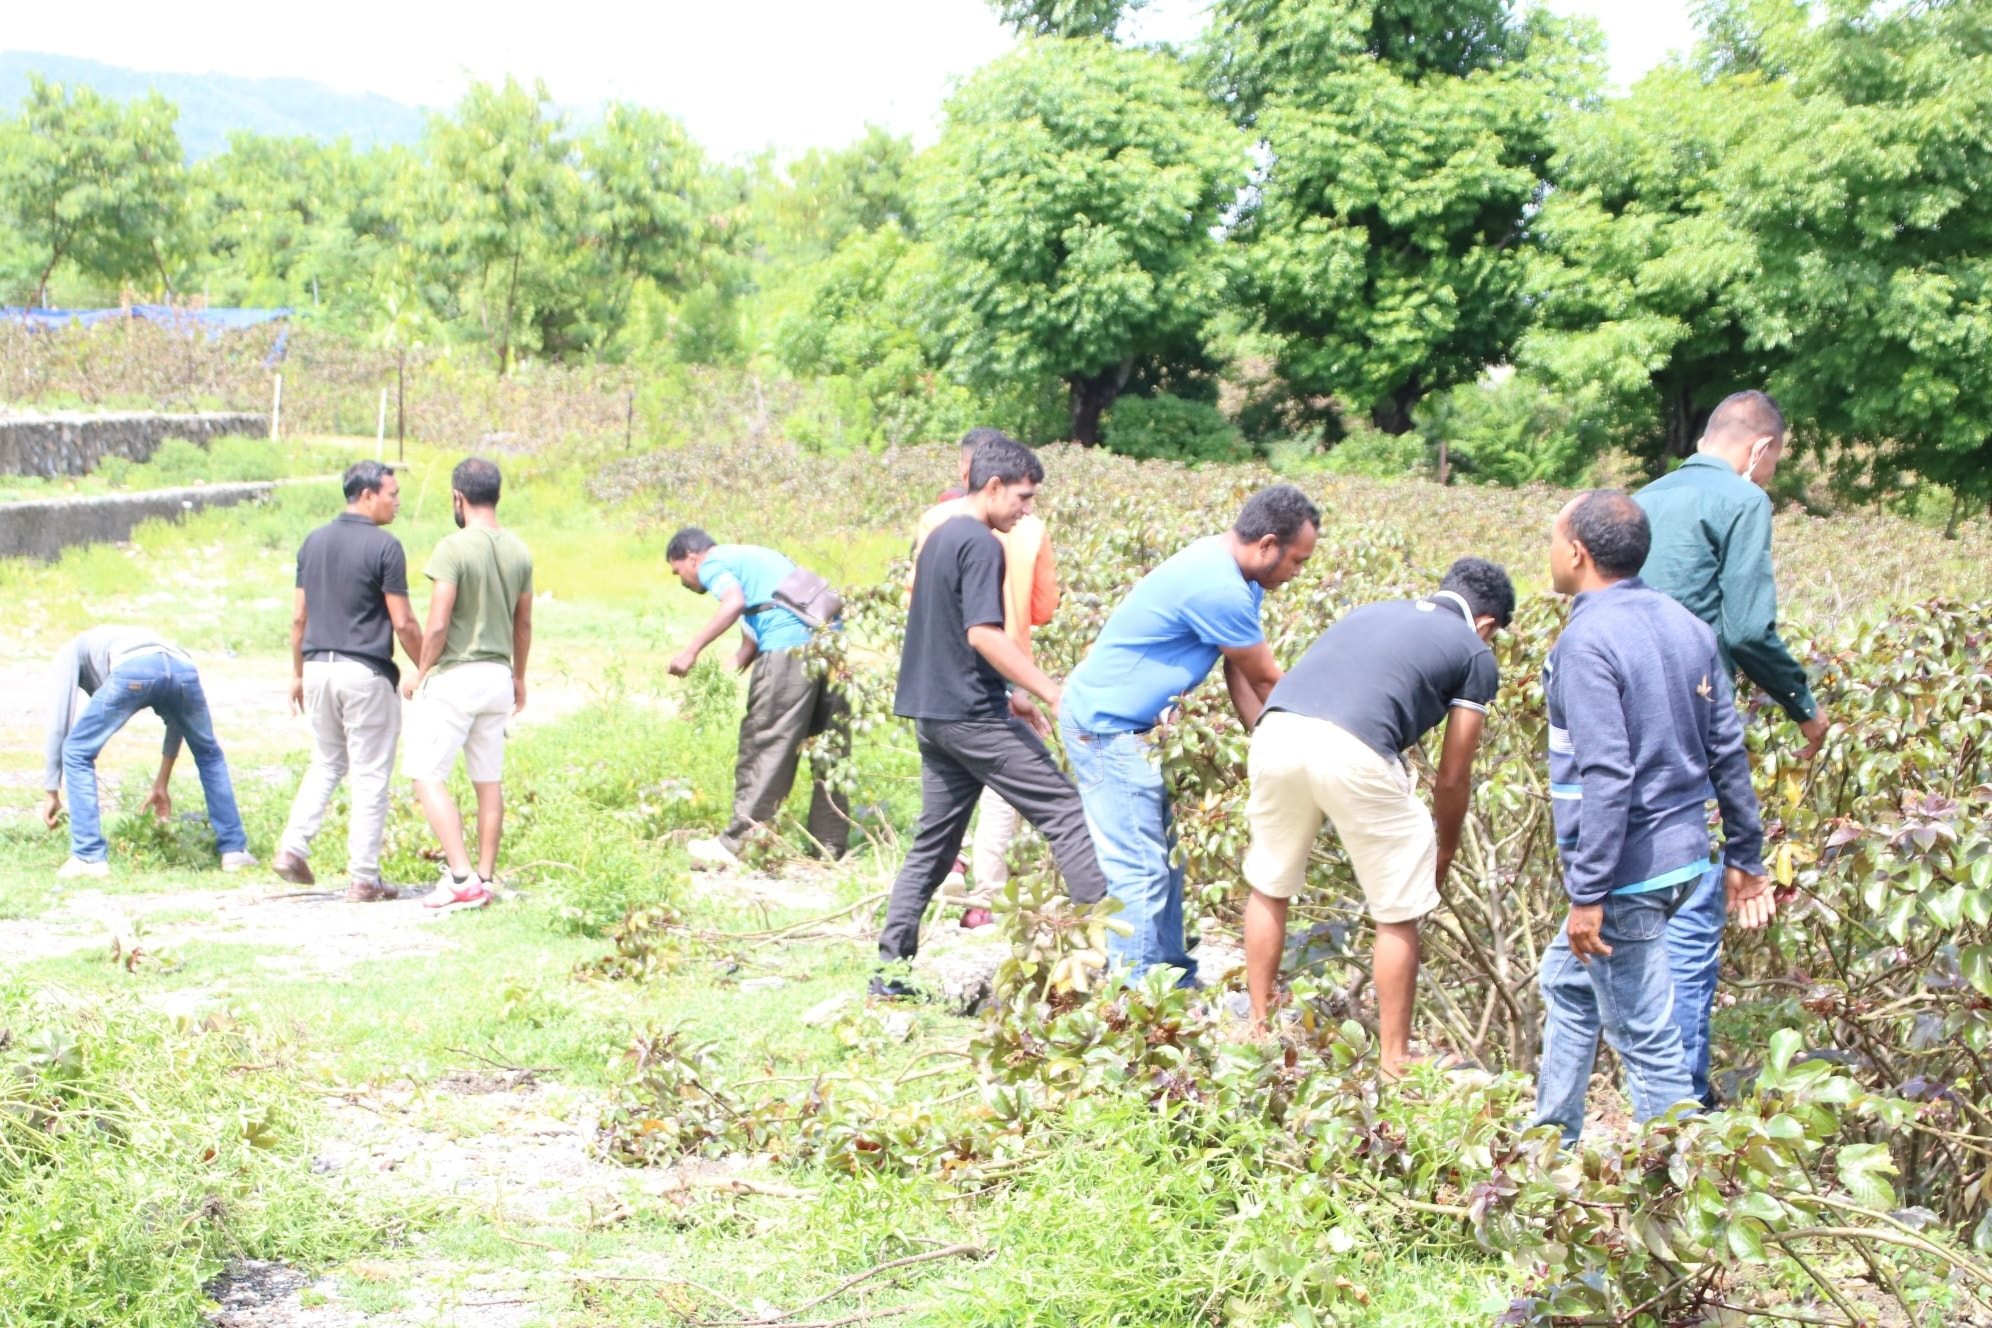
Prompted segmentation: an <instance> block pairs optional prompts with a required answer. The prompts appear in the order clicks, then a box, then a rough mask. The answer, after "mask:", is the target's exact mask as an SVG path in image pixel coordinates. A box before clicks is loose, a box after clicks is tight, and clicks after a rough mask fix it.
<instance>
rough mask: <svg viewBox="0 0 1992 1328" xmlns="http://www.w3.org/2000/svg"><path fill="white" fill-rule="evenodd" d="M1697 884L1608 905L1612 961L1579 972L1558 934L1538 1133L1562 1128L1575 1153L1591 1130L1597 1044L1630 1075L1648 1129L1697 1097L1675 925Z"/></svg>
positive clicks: (1540, 1074) (1548, 956) (1548, 994)
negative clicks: (1675, 973)
mask: <svg viewBox="0 0 1992 1328" xmlns="http://www.w3.org/2000/svg"><path fill="white" fill-rule="evenodd" d="M1696 885H1697V882H1694V881H1684V882H1682V883H1681V884H1680V885H1676V886H1671V887H1668V888H1666V889H1661V890H1648V891H1645V892H1644V893H1641V894H1636V895H1608V896H1606V897H1605V901H1604V903H1605V917H1604V925H1603V927H1602V928H1601V929H1600V933H1599V934H1600V935H1601V936H1602V937H1603V939H1604V942H1605V944H1606V945H1609V946H1610V947H1611V948H1612V952H1611V954H1609V955H1592V956H1590V958H1589V960H1588V961H1586V962H1580V961H1579V960H1578V959H1577V957H1576V956H1575V955H1573V954H1571V953H1570V939H1569V935H1568V933H1567V932H1564V931H1559V932H1558V933H1557V934H1556V940H1555V941H1554V942H1553V943H1552V944H1551V945H1550V947H1549V950H1548V951H1547V952H1546V953H1545V954H1544V955H1543V958H1542V976H1541V979H1540V981H1541V984H1542V996H1543V1006H1544V1012H1545V1017H1544V1021H1543V1034H1542V1065H1541V1067H1540V1069H1538V1071H1537V1072H1536V1117H1535V1123H1536V1124H1537V1125H1543V1124H1555V1125H1559V1126H1561V1127H1562V1128H1563V1137H1564V1139H1565V1140H1567V1141H1569V1142H1572V1143H1575V1142H1576V1140H1577V1136H1578V1135H1579V1134H1581V1133H1582V1132H1583V1129H1584V1095H1585V1091H1586V1090H1587V1089H1588V1088H1589V1087H1590V1084H1591V1065H1592V1062H1593V1061H1594V1060H1595V1059H1596V1058H1597V1054H1598V1034H1599V1033H1600V1032H1603V1033H1604V1035H1605V1041H1606V1042H1608V1043H1610V1044H1611V1048H1612V1050H1613V1051H1615V1052H1617V1053H1618V1057H1619V1061H1620V1062H1621V1063H1622V1064H1623V1065H1624V1066H1625V1078H1626V1095H1627V1097H1628V1098H1629V1099H1630V1101H1631V1104H1632V1114H1633V1115H1634V1116H1635V1117H1637V1118H1638V1119H1639V1120H1641V1121H1648V1120H1652V1119H1653V1118H1654V1117H1655V1116H1662V1115H1665V1114H1666V1113H1667V1112H1668V1110H1669V1109H1671V1108H1672V1107H1674V1106H1676V1105H1677V1104H1679V1103H1682V1102H1686V1101H1688V1100H1690V1099H1691V1098H1693V1097H1694V1088H1693V1085H1692V1083H1691V1082H1690V1081H1689V1078H1688V1065H1687V1060H1686V1058H1685V1057H1684V1056H1683V1055H1682V1052H1681V1035H1680V1034H1679V1033H1678V1032H1676V1031H1675V1029H1674V990H1673V979H1672V977H1671V976H1670V975H1669V972H1668V962H1669V961H1668V951H1667V919H1668V918H1670V917H1672V916H1673V915H1674V913H1675V912H1676V910H1678V909H1679V908H1680V907H1681V905H1682V904H1683V903H1684V902H1686V900H1687V898H1688V895H1689V894H1690V893H1691V892H1692V891H1693V890H1694V889H1695V887H1696Z"/></svg>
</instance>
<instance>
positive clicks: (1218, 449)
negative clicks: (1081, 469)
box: [1100, 393, 1251, 461]
mask: <svg viewBox="0 0 1992 1328" xmlns="http://www.w3.org/2000/svg"><path fill="white" fill-rule="evenodd" d="M1100 439H1101V441H1102V442H1104V443H1105V444H1106V445H1107V447H1108V448H1109V449H1110V450H1112V451H1115V452H1119V453H1120V454H1121V455H1122V456H1131V457H1137V458H1140V459H1142V460H1152V461H1238V460H1242V459H1243V458H1245V457H1247V456H1250V455H1251V449H1250V448H1249V447H1247V446H1246V445H1245V440H1244V438H1243V436H1242V435H1240V434H1239V432H1238V428H1237V426H1236V425H1234V424H1232V423H1231V421H1230V420H1227V419H1225V418H1224V415H1223V414H1222V413H1221V412H1220V411H1219V410H1218V408H1217V407H1216V406H1213V405H1211V404H1210V403H1208V402H1204V401H1186V400H1184V399H1183V398H1182V397H1174V396H1169V395H1167V394H1166V393H1165V394H1163V395H1161V396H1153V397H1122V398H1120V399H1119V400H1118V401H1116V402H1114V404H1113V405H1112V406H1110V407H1109V408H1108V409H1107V413H1106V416H1105V417H1104V418H1103V419H1102V421H1101V424H1100Z"/></svg>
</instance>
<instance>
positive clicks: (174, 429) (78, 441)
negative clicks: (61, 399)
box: [0, 411, 270, 478]
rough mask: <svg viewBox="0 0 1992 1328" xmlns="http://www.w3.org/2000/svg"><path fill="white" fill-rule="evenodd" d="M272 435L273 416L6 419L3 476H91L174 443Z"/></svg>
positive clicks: (1, 424) (0, 456)
mask: <svg viewBox="0 0 1992 1328" xmlns="http://www.w3.org/2000/svg"><path fill="white" fill-rule="evenodd" d="M269 431H270V420H269V417H268V416H266V415H257V414H253V413H248V412H241V413H236V412H220V411H216V412H211V413H208V414H202V415H160V414H153V413H150V412H137V411H133V412H129V413H108V414H85V413H82V412H76V411H60V412H52V413H49V414H46V415H6V414H0V475H40V476H42V477H44V478H52V477H54V476H56V475H87V474H89V473H90V472H91V471H93V470H95V469H96V468H97V463H98V462H100V461H102V460H103V459H104V458H105V457H112V456H118V457H125V458H128V459H129V460H132V461H147V460H150V459H151V457H152V454H153V453H154V452H155V451H157V450H158V448H159V444H160V443H162V442H164V441H166V439H168V438H184V439H185V440H186V441H188V442H190V443H198V444H200V445H201V446H203V447H205V446H206V445H207V444H208V442H209V441H210V440H211V439H215V438H220V437H222V436H224V435H230V434H235V435H242V436H245V437H250V438H257V437H261V436H263V435H265V434H267V433H268V432H269Z"/></svg>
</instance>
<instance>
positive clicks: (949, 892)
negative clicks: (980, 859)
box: [940, 853, 968, 899]
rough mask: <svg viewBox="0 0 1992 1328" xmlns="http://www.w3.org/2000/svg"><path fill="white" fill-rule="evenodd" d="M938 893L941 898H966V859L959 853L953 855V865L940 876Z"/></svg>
mask: <svg viewBox="0 0 1992 1328" xmlns="http://www.w3.org/2000/svg"><path fill="white" fill-rule="evenodd" d="M940 895H941V898H943V899H966V898H968V861H967V860H966V859H965V858H963V857H962V856H961V855H960V854H959V853H957V854H956V855H955V860H954V866H952V867H950V868H948V874H947V875H946V876H944V877H942V878H941V890H940Z"/></svg>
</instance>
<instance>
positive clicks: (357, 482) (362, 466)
mask: <svg viewBox="0 0 1992 1328" xmlns="http://www.w3.org/2000/svg"><path fill="white" fill-rule="evenodd" d="M393 473H394V467H393V466H390V465H388V464H387V463H386V462H384V461H355V462H354V463H353V464H352V465H350V466H348V467H346V501H347V502H349V503H357V502H358V501H360V498H361V497H362V496H363V495H365V494H369V493H378V492H379V491H380V486H381V485H383V484H385V483H386V482H387V477H388V476H389V475H392V474H393Z"/></svg>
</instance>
